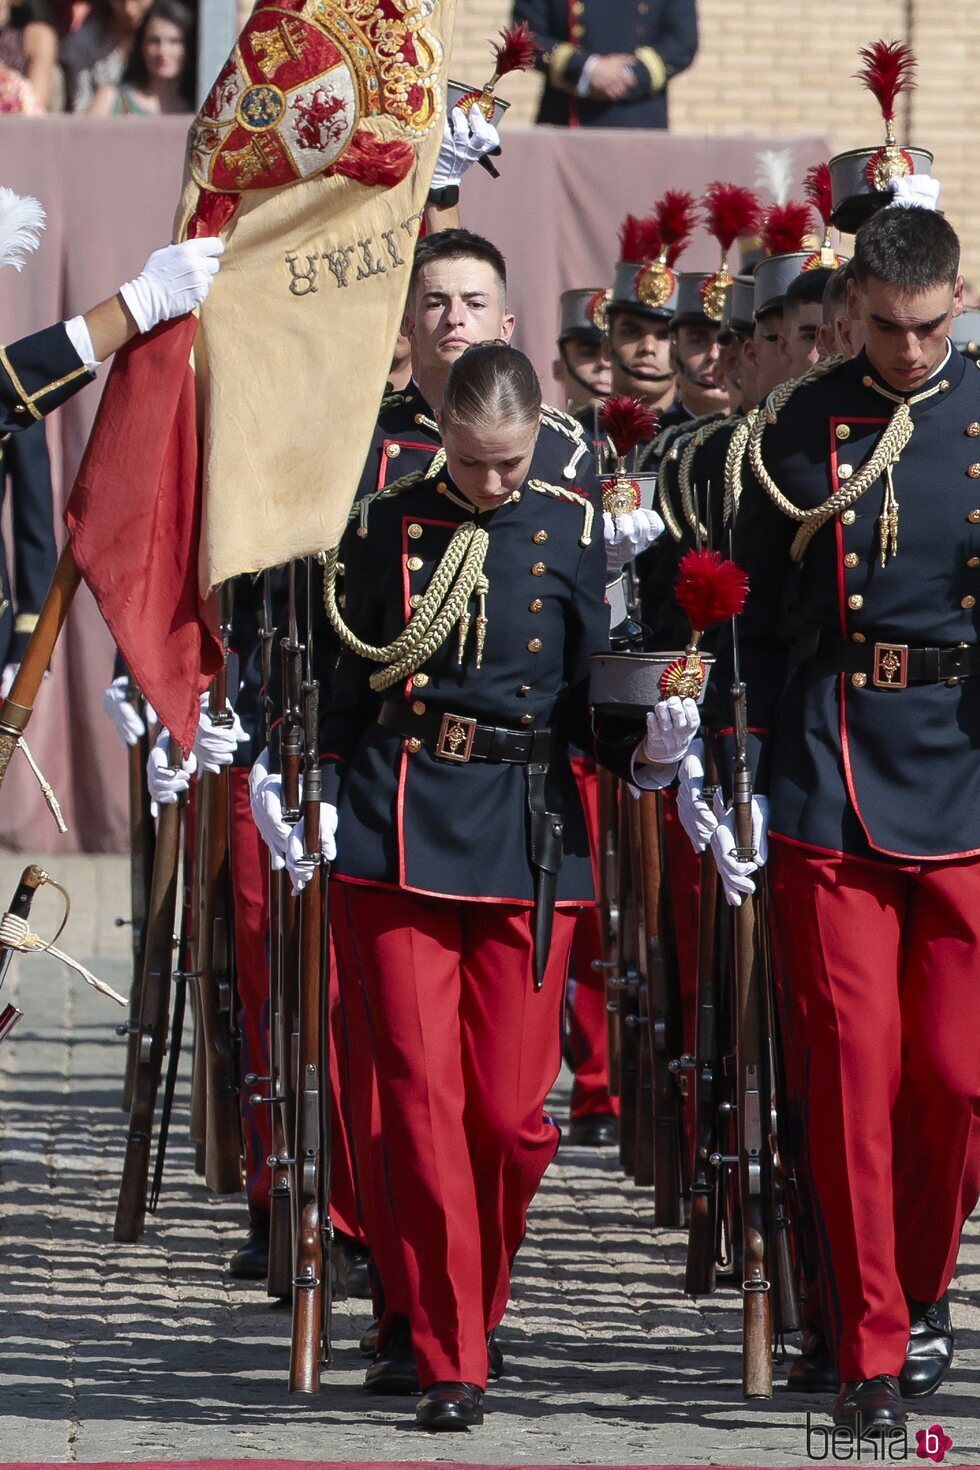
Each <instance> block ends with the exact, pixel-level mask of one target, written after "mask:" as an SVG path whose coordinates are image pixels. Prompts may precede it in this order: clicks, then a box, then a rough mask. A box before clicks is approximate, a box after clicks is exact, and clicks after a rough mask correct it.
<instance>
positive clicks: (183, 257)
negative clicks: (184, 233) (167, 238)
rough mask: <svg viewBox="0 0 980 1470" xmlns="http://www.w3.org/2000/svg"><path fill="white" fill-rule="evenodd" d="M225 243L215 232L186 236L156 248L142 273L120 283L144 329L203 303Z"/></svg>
mask: <svg viewBox="0 0 980 1470" xmlns="http://www.w3.org/2000/svg"><path fill="white" fill-rule="evenodd" d="M224 248H225V247H224V243H223V242H222V241H221V240H219V239H218V238H217V236H215V235H211V236H205V237H204V238H202V239H200V240H183V241H181V243H180V244H179V245H164V246H162V247H161V249H159V250H154V252H153V254H152V255H151V256H150V258H149V260H148V261H147V262H146V265H145V266H144V267H143V269H142V270H141V271H140V273H139V275H138V276H136V277H135V279H134V280H132V281H127V282H126V284H125V285H124V286H120V287H119V294H120V296H121V297H122V299H123V300H124V301H125V303H126V305H127V307H128V308H129V313H130V315H131V316H132V318H133V321H134V322H135V323H136V325H137V326H138V327H139V329H140V331H141V332H148V331H149V330H150V329H151V327H155V326H157V325H158V323H160V322H169V321H170V320H172V318H173V317H175V316H184V315H185V313H186V312H188V311H193V310H194V308H195V306H200V304H201V302H202V301H203V300H204V298H205V296H207V294H208V292H209V291H210V289H211V282H212V281H213V279H214V277H215V276H216V275H217V274H218V260H217V257H218V256H219V255H221V254H222V252H223V251H224Z"/></svg>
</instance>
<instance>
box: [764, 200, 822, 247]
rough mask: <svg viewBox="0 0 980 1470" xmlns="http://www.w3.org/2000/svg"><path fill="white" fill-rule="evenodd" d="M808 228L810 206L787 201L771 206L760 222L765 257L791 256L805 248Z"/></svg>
mask: <svg viewBox="0 0 980 1470" xmlns="http://www.w3.org/2000/svg"><path fill="white" fill-rule="evenodd" d="M809 228H810V206H809V204H800V203H798V202H797V201H796V200H795V199H788V200H787V201H786V203H785V204H771V205H770V206H769V208H768V209H767V210H766V212H765V215H764V216H763V220H762V230H761V237H762V244H763V246H764V247H765V251H766V254H767V255H791V254H793V253H795V252H796V251H798V250H804V249H805V248H806V236H807V231H808V230H809Z"/></svg>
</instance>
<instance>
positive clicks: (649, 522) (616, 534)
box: [602, 506, 664, 572]
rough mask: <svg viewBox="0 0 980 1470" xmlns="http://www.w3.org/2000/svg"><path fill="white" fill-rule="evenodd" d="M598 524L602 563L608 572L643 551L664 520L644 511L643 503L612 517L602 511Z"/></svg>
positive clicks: (615, 570) (650, 511) (661, 530)
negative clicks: (603, 553)
mask: <svg viewBox="0 0 980 1470" xmlns="http://www.w3.org/2000/svg"><path fill="white" fill-rule="evenodd" d="M602 526H603V532H604V534H605V538H606V566H607V568H608V569H609V571H611V572H618V571H620V570H621V569H622V568H623V567H624V566H625V565H626V563H627V562H630V561H633V559H634V558H635V557H637V556H639V555H640V553H641V552H643V551H647V550H648V549H649V548H650V547H651V546H652V545H653V543H654V542H655V541H656V539H657V537H658V536H662V535H663V531H664V523H663V521H662V520H661V519H660V517H659V515H658V514H657V512H656V511H655V510H644V508H643V506H639V507H638V508H637V509H636V510H634V511H630V512H629V513H628V514H626V515H622V516H615V517H613V516H611V515H610V514H609V512H608V511H607V510H604V511H603V513H602Z"/></svg>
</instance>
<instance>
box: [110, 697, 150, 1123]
mask: <svg viewBox="0 0 980 1470" xmlns="http://www.w3.org/2000/svg"><path fill="white" fill-rule="evenodd" d="M126 697H127V699H128V700H129V701H130V703H131V704H132V705H133V707H134V708H136V709H139V710H140V712H141V713H142V714H143V716H144V730H143V734H142V735H141V736H140V738H139V739H138V740H137V742H136V744H135V745H129V746H127V747H126V758H127V767H128V770H127V774H128V778H129V893H130V906H131V923H132V941H133V980H132V984H131V986H130V990H129V1022H130V1026H131V1030H130V1032H129V1035H128V1038H127V1046H126V1071H125V1075H124V1078H123V1097H122V1107H123V1112H126V1113H128V1112H129V1109H130V1107H131V1106H132V1101H133V1078H134V1076H135V1074H136V1056H137V1051H138V1045H139V1043H138V1036H139V1031H138V1027H139V1014H140V989H141V987H142V984H143V960H144V957H145V954H146V913H147V906H148V903H149V893H150V884H151V883H152V881H153V852H154V848H155V846H156V829H155V827H154V825H153V815H152V813H151V811H150V791H149V787H148V786H147V782H146V762H147V758H148V757H149V754H150V737H149V732H148V731H147V729H146V728H145V716H146V701H145V700H144V699H143V696H142V695H141V694H140V692H139V689H138V688H137V687H136V685H135V683H134V682H133V679H132V676H130V678H129V684H128V687H127V690H126ZM116 922H117V923H119V922H120V921H119V920H117V921H116Z"/></svg>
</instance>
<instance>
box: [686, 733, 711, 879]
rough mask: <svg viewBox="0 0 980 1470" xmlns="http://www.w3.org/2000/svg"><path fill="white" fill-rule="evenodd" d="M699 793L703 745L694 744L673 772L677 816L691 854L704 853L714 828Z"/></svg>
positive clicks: (702, 742) (702, 784)
mask: <svg viewBox="0 0 980 1470" xmlns="http://www.w3.org/2000/svg"><path fill="white" fill-rule="evenodd" d="M703 790H704V741H703V740H695V741H693V742H692V744H691V748H690V750H689V751H688V753H687V755H686V756H685V757H684V759H683V760H682V761H681V764H680V769H679V770H678V772H677V816H678V819H679V821H680V824H681V826H682V827H683V828H684V831H685V832H686V833H687V837H688V841H689V842H690V844H691V846H692V847H693V848H694V851H695V852H704V850H705V848H706V847H707V846H708V843H709V842H710V841H711V839H712V837H713V836H714V831H715V828H716V827H717V826H718V818H717V817H716V816H715V814H714V812H713V811H712V810H711V807H710V806H709V805H708V803H707V802H706V801H705V799H704V797H703V795H702V792H703Z"/></svg>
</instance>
